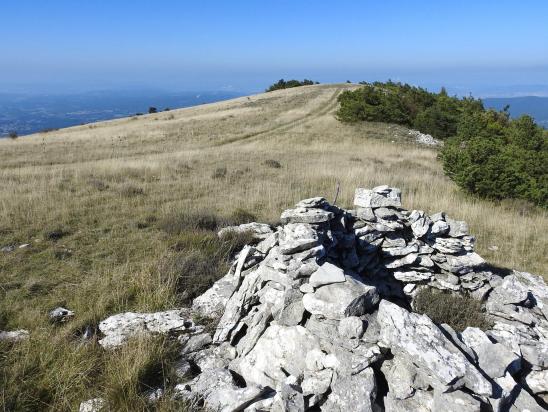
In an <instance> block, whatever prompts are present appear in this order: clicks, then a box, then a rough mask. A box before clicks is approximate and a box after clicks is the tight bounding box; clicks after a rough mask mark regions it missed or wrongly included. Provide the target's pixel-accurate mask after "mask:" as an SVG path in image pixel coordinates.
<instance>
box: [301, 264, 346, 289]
mask: <svg viewBox="0 0 548 412" xmlns="http://www.w3.org/2000/svg"><path fill="white" fill-rule="evenodd" d="M345 280H346V279H345V276H344V270H342V269H341V268H339V267H338V266H335V265H334V264H332V263H329V262H325V263H323V264H322V265H321V266H320V267H318V270H316V271H315V272H314V273H312V275H310V279H309V280H308V282H309V283H310V285H311V286H313V287H314V288H317V287H320V286H323V285H329V284H331V283H341V282H344V281H345Z"/></svg>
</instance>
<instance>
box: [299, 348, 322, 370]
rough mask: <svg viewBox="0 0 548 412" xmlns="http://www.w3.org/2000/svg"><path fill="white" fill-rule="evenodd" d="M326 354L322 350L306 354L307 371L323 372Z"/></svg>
mask: <svg viewBox="0 0 548 412" xmlns="http://www.w3.org/2000/svg"><path fill="white" fill-rule="evenodd" d="M325 356H326V355H325V353H324V352H323V351H322V350H320V349H312V350H311V351H310V352H308V353H307V354H306V357H305V361H304V362H305V365H306V369H308V370H309V371H312V372H316V371H320V370H322V369H323V368H324V367H325V366H324V364H323V363H324V359H325Z"/></svg>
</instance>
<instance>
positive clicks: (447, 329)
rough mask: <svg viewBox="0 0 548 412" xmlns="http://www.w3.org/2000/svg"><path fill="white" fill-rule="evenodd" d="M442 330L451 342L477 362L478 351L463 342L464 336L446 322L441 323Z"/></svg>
mask: <svg viewBox="0 0 548 412" xmlns="http://www.w3.org/2000/svg"><path fill="white" fill-rule="evenodd" d="M439 328H440V330H441V331H442V332H443V333H444V334H445V336H447V337H448V338H449V339H450V340H451V342H453V343H454V344H455V346H457V347H458V348H459V349H460V350H461V352H462V353H464V354H465V355H466V356H467V357H468V359H471V360H472V361H473V362H474V363H477V361H478V357H477V355H476V353H475V352H474V351H473V350H472V349H471V348H470V347H468V346H466V343H464V342H463V339H462V336H460V334H458V333H457V332H456V331H455V330H454V329H453V328H452V327H451V326H449V325H448V324H446V323H442V324H441V325H439Z"/></svg>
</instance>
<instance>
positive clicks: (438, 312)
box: [413, 288, 491, 332]
mask: <svg viewBox="0 0 548 412" xmlns="http://www.w3.org/2000/svg"><path fill="white" fill-rule="evenodd" d="M413 308H414V310H415V311H416V312H418V313H422V314H425V315H427V316H428V317H429V318H430V319H432V320H433V321H434V322H436V323H447V324H448V325H449V326H451V327H452V328H453V329H455V330H456V331H457V332H462V331H463V330H464V329H466V328H467V327H468V326H471V327H475V328H480V329H482V330H487V329H489V328H490V327H491V323H490V322H489V321H488V319H487V318H486V316H485V313H484V311H483V309H482V307H481V302H480V301H478V300H476V299H474V298H471V297H469V296H465V295H458V294H455V293H443V292H441V291H438V290H435V289H433V288H424V289H422V290H420V291H419V293H417V295H416V296H415V299H414V301H413Z"/></svg>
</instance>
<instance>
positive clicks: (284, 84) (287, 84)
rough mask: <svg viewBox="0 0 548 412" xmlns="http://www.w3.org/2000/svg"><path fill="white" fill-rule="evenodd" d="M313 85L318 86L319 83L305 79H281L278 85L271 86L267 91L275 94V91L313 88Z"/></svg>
mask: <svg viewBox="0 0 548 412" xmlns="http://www.w3.org/2000/svg"><path fill="white" fill-rule="evenodd" d="M313 84H318V82H315V81H313V80H308V79H304V80H303V81H300V80H284V79H280V80H278V81H277V82H276V83H274V84H272V85H270V86H269V87H268V89H266V91H267V92H273V91H274V90H281V89H290V88H292V87H299V86H312V85H313Z"/></svg>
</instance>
